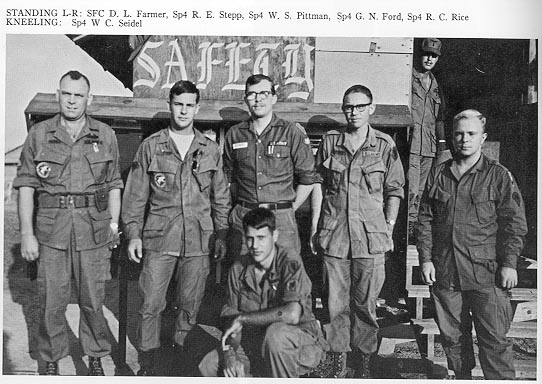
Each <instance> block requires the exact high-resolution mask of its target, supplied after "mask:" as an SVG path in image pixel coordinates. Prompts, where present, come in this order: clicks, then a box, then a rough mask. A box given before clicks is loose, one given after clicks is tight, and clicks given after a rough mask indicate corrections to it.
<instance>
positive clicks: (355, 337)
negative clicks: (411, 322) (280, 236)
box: [315, 85, 404, 378]
mask: <svg viewBox="0 0 542 384" xmlns="http://www.w3.org/2000/svg"><path fill="white" fill-rule="evenodd" d="M342 110H343V113H344V115H345V117H346V121H347V124H348V125H347V128H346V131H345V132H338V131H329V132H328V133H327V134H326V135H325V136H324V138H323V139H322V142H321V143H320V148H319V149H318V153H317V155H316V165H317V172H318V173H319V175H320V177H321V179H322V189H323V196H324V197H323V204H322V208H321V214H320V220H319V222H318V231H319V232H318V237H317V243H318V246H319V248H320V250H321V251H322V252H323V255H324V268H325V272H326V279H327V281H326V283H327V286H328V290H329V293H328V307H329V317H330V330H329V332H328V333H327V338H328V341H329V343H330V345H331V350H332V351H334V352H342V356H343V358H342V361H343V362H342V364H343V368H346V365H345V364H346V352H349V351H351V350H352V349H353V350H354V351H356V352H358V353H360V356H359V357H360V358H359V359H357V358H356V359H355V360H356V361H359V366H358V367H356V376H357V377H359V378H369V377H370V371H369V361H370V356H371V354H372V353H374V352H375V351H376V349H377V345H378V339H377V334H378V323H377V319H376V300H377V298H378V294H379V293H380V289H381V288H382V284H383V283H384V278H385V270H384V261H385V259H384V255H385V253H386V252H387V251H389V250H392V249H393V241H392V234H393V227H394V225H395V220H396V218H397V213H398V210H399V203H400V201H401V198H402V197H403V194H404V192H403V185H404V174H403V166H402V164H401V160H400V159H399V155H398V152H397V147H396V146H395V143H394V142H393V140H392V138H391V137H389V136H388V135H386V134H384V133H381V132H379V131H377V130H375V129H373V128H372V127H371V126H370V125H369V117H370V115H371V114H373V112H374V110H375V106H374V104H373V96H372V94H371V91H370V90H369V89H368V88H366V87H364V86H362V85H354V86H352V87H350V88H349V89H347V90H346V92H345V94H344V97H343V105H342ZM317 185H319V184H317ZM315 195H316V196H318V197H320V200H321V196H322V192H321V191H320V187H317V188H315ZM318 205H320V204H318V203H317V206H318ZM351 305H352V306H351Z"/></svg>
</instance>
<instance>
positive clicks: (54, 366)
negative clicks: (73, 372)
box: [43, 361, 58, 376]
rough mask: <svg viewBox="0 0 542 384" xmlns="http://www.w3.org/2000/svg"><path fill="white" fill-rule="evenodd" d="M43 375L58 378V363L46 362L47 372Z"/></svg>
mask: <svg viewBox="0 0 542 384" xmlns="http://www.w3.org/2000/svg"><path fill="white" fill-rule="evenodd" d="M43 374H44V375H47V376H58V363H57V362H56V361H46V362H45V372H44V373H43Z"/></svg>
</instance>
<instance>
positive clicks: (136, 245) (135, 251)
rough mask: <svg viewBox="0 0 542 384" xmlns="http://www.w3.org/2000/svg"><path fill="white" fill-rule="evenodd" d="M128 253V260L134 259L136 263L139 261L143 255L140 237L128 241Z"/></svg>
mask: <svg viewBox="0 0 542 384" xmlns="http://www.w3.org/2000/svg"><path fill="white" fill-rule="evenodd" d="M128 255H129V256H130V260H132V261H135V262H136V263H140V262H141V258H142V257H143V242H142V241H141V239H131V240H130V242H129V243H128Z"/></svg>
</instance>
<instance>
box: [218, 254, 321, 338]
mask: <svg viewBox="0 0 542 384" xmlns="http://www.w3.org/2000/svg"><path fill="white" fill-rule="evenodd" d="M275 248H276V254H275V259H274V260H273V262H272V264H271V267H270V269H269V270H268V271H267V272H266V274H265V275H264V276H263V278H262V281H261V284H258V283H257V282H256V273H255V269H256V265H255V264H254V261H253V260H252V258H251V257H250V256H249V255H245V256H244V258H243V260H241V261H236V262H235V263H234V265H233V266H232V267H231V268H230V272H229V275H228V299H227V302H226V304H225V305H224V307H223V308H222V314H221V316H223V317H228V316H235V315H238V314H241V313H249V312H256V311H261V310H264V309H268V308H276V307H281V306H284V305H286V304H288V303H291V302H298V303H299V304H300V305H301V308H302V314H301V318H300V320H299V323H298V324H297V325H298V326H299V327H302V328H304V329H306V330H308V331H310V332H311V333H313V334H314V335H318V334H319V332H318V323H317V322H316V318H315V317H314V314H313V313H312V299H311V288H312V284H311V281H310V279H309V276H308V275H307V273H306V272H305V268H304V267H303V263H302V262H301V261H299V260H298V259H292V258H290V257H289V256H288V252H287V251H286V250H285V249H284V248H282V247H281V246H279V245H275Z"/></svg>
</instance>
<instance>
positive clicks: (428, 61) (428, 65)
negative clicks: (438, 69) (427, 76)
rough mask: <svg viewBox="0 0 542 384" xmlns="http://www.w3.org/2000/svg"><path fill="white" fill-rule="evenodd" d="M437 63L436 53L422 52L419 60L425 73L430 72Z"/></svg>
mask: <svg viewBox="0 0 542 384" xmlns="http://www.w3.org/2000/svg"><path fill="white" fill-rule="evenodd" d="M437 62H438V56H437V54H436V53H432V52H424V53H423V55H422V58H421V64H422V68H423V69H424V70H426V71H430V70H432V69H433V68H434V67H435V65H436V64H437Z"/></svg>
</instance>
